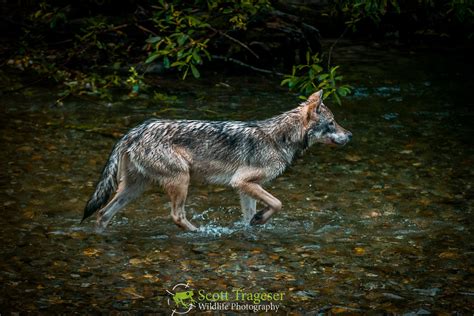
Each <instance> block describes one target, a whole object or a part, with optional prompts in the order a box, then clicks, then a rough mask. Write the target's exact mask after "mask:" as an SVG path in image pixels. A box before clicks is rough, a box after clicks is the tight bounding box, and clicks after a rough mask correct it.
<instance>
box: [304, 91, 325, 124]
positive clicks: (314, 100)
mask: <svg viewBox="0 0 474 316" xmlns="http://www.w3.org/2000/svg"><path fill="white" fill-rule="evenodd" d="M321 103H323V90H319V91H318V92H315V93H313V94H312V95H310V96H309V98H308V100H306V104H307V105H308V107H307V110H306V116H307V117H306V118H307V120H308V121H309V120H310V119H311V114H312V113H313V112H314V111H316V112H319V111H318V110H319V106H320V105H321Z"/></svg>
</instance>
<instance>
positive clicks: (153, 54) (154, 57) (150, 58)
mask: <svg viewBox="0 0 474 316" xmlns="http://www.w3.org/2000/svg"><path fill="white" fill-rule="evenodd" d="M159 56H160V55H158V53H152V54H151V55H150V56H148V58H147V59H146V60H145V64H149V63H151V62H152V61H154V60H155V59H157V58H158V57H159Z"/></svg>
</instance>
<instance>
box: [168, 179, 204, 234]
mask: <svg viewBox="0 0 474 316" xmlns="http://www.w3.org/2000/svg"><path fill="white" fill-rule="evenodd" d="M162 185H163V188H164V189H165V191H166V193H167V194H168V196H169V197H170V200H171V218H172V219H173V222H174V223H175V224H176V225H178V226H179V227H180V228H182V229H185V230H191V231H194V230H197V228H196V226H194V225H193V224H191V222H190V221H188V219H187V218H186V211H185V209H184V207H185V203H186V196H187V194H188V186H189V174H187V173H181V174H179V175H177V176H175V177H173V178H167V179H166V180H162Z"/></svg>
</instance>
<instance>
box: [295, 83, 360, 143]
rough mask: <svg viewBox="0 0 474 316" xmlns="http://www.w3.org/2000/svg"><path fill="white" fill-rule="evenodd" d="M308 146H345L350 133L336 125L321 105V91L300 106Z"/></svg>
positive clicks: (331, 116) (332, 116)
mask: <svg viewBox="0 0 474 316" xmlns="http://www.w3.org/2000/svg"><path fill="white" fill-rule="evenodd" d="M301 106H302V107H303V115H304V116H305V117H304V122H305V126H306V129H305V130H306V135H307V137H308V143H309V145H310V146H311V145H313V144H314V143H323V144H335V145H345V144H347V143H348V142H349V141H350V140H351V138H352V133H351V132H349V131H348V130H346V129H344V128H343V127H342V126H341V125H339V124H337V122H336V121H335V120H334V115H333V114H332V112H331V111H330V110H329V109H328V108H327V107H326V106H325V105H324V103H323V90H319V91H318V92H315V93H313V94H312V95H311V96H310V97H309V98H308V100H306V101H305V102H304V103H303V104H302V105H301Z"/></svg>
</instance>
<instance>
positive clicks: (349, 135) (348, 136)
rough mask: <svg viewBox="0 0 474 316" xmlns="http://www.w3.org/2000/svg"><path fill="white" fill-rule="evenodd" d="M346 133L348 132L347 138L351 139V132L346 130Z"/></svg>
mask: <svg viewBox="0 0 474 316" xmlns="http://www.w3.org/2000/svg"><path fill="white" fill-rule="evenodd" d="M347 133H348V134H347V138H349V140H351V139H352V133H351V132H347Z"/></svg>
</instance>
